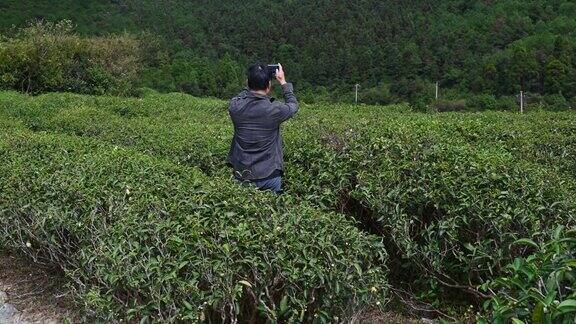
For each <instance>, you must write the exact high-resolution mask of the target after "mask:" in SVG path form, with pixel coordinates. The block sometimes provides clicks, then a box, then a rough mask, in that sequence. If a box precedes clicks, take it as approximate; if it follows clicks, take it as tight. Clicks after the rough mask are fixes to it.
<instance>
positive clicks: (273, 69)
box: [267, 64, 280, 79]
mask: <svg viewBox="0 0 576 324" xmlns="http://www.w3.org/2000/svg"><path fill="white" fill-rule="evenodd" d="M267 68H268V74H269V75H270V78H271V79H273V78H275V77H276V70H278V69H280V65H278V64H268V67H267Z"/></svg>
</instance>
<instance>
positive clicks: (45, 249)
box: [0, 131, 387, 322]
mask: <svg viewBox="0 0 576 324" xmlns="http://www.w3.org/2000/svg"><path fill="white" fill-rule="evenodd" d="M0 157H1V159H2V164H1V165H0V179H2V181H1V183H0V246H2V247H3V248H8V249H13V250H17V251H22V252H24V253H25V254H27V255H29V256H31V257H33V258H35V259H36V260H38V261H41V262H49V263H51V264H56V265H60V266H61V267H62V269H63V270H64V271H65V273H66V275H67V276H68V277H69V278H70V279H71V281H72V287H73V289H74V290H75V292H76V296H77V297H78V301H79V303H81V304H83V305H84V306H85V309H86V310H88V311H89V312H93V313H92V315H93V316H96V317H99V318H102V319H106V320H111V319H115V320H118V319H127V320H131V321H133V320H138V319H155V320H194V321H196V320H210V321H216V322H220V321H234V320H241V321H250V320H258V321H260V320H264V319H269V320H275V321H312V320H315V319H318V320H320V319H322V320H323V321H329V320H334V318H341V319H343V318H346V317H347V316H352V315H354V314H355V313H357V312H359V311H361V310H362V309H363V308H372V307H374V308H378V307H379V306H380V305H384V303H385V302H386V300H387V297H386V296H387V279H386V277H387V276H386V270H385V267H384V263H385V261H386V252H385V250H384V249H383V247H382V244H381V242H380V240H379V239H378V238H377V237H375V236H370V235H366V234H364V233H362V232H361V231H359V230H358V229H356V228H355V226H354V225H353V222H351V221H350V220H348V219H346V218H345V216H343V215H340V214H335V213H325V212H321V211H319V210H317V209H314V208H311V207H309V206H307V205H299V206H296V205H293V204H292V203H291V202H290V199H289V198H288V197H287V198H286V199H283V198H277V197H275V196H273V195H270V194H266V193H259V192H257V191H255V190H253V189H249V188H246V189H245V188H242V187H241V186H238V185H236V184H235V183H233V182H231V181H230V180H225V179H213V180H211V179H209V178H207V177H206V176H204V175H203V174H202V173H201V172H200V171H198V170H197V169H195V168H185V167H179V166H175V165H174V164H172V163H169V162H166V161H162V160H158V159H155V158H152V157H148V156H146V155H142V154H140V153H138V152H135V151H133V150H127V149H123V148H119V147H115V146H112V145H108V144H104V143H102V142H98V141H93V140H89V139H84V140H81V139H77V138H73V137H69V136H65V135H49V134H44V135H42V134H31V133H28V132H24V131H12V132H10V131H6V132H3V133H2V135H0Z"/></svg>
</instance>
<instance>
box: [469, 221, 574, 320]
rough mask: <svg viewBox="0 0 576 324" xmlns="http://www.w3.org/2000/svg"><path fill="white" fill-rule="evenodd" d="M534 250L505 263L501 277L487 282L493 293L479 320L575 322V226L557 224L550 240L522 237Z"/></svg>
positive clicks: (527, 245)
mask: <svg viewBox="0 0 576 324" xmlns="http://www.w3.org/2000/svg"><path fill="white" fill-rule="evenodd" d="M514 245H516V246H520V247H523V248H524V249H527V250H529V251H532V253H531V254H529V255H528V256H526V257H521V258H516V259H515V260H514V262H512V263H510V264H509V265H507V266H506V270H505V273H504V275H503V276H502V277H500V278H497V279H495V280H492V281H490V282H488V283H486V284H485V285H484V289H485V290H486V291H487V292H492V293H493V295H492V297H491V299H490V300H488V301H486V303H485V304H484V308H485V309H486V310H487V311H488V312H489V314H490V317H489V318H483V319H481V320H480V323H488V322H490V323H507V322H509V321H515V322H520V321H522V323H529V322H532V323H573V322H574V321H575V320H576V290H575V289H574V287H576V229H572V230H567V229H565V228H563V227H562V226H561V227H558V228H557V230H556V231H555V232H554V236H553V237H552V239H551V240H550V241H548V242H544V243H540V244H538V243H536V242H534V241H532V240H531V239H522V240H518V241H516V242H514Z"/></svg>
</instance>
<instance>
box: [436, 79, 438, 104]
mask: <svg viewBox="0 0 576 324" xmlns="http://www.w3.org/2000/svg"><path fill="white" fill-rule="evenodd" d="M436 100H438V81H436Z"/></svg>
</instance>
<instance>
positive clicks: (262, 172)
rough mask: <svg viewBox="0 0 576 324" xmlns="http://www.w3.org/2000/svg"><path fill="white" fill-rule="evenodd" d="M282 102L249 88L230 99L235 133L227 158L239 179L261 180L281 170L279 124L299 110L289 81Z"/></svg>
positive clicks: (281, 156) (284, 86) (283, 87)
mask: <svg viewBox="0 0 576 324" xmlns="http://www.w3.org/2000/svg"><path fill="white" fill-rule="evenodd" d="M282 90H283V94H284V100H285V103H281V102H278V101H275V100H273V99H271V98H270V97H268V96H266V95H264V94H260V93H256V92H253V91H250V90H244V91H242V92H241V93H239V94H238V95H237V96H236V97H234V98H232V100H231V101H230V107H229V113H230V117H231V119H232V122H233V124H234V137H233V139H232V145H231V147H230V153H229V156H228V162H229V163H230V164H231V165H232V166H233V167H234V175H235V177H236V178H238V179H239V180H250V181H255V180H263V179H267V178H269V177H272V176H275V175H281V174H282V172H283V170H284V161H283V150H282V136H281V135H280V124H281V123H282V122H284V121H285V120H287V119H289V118H290V117H292V116H294V114H296V112H297V111H298V102H297V100H296V96H295V95H294V92H293V88H292V85H291V84H290V83H285V84H284V85H283V86H282Z"/></svg>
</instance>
